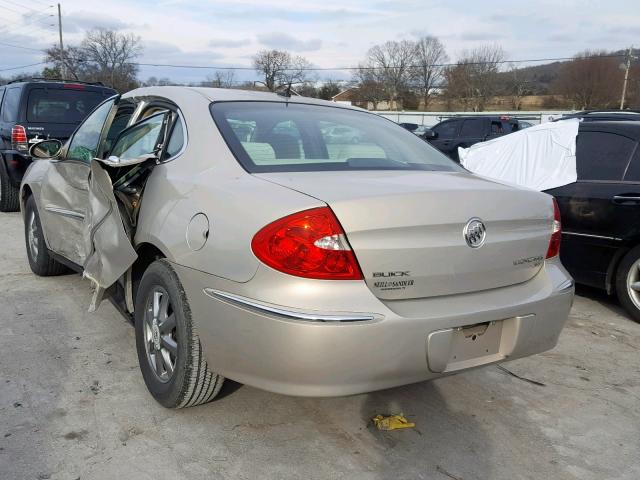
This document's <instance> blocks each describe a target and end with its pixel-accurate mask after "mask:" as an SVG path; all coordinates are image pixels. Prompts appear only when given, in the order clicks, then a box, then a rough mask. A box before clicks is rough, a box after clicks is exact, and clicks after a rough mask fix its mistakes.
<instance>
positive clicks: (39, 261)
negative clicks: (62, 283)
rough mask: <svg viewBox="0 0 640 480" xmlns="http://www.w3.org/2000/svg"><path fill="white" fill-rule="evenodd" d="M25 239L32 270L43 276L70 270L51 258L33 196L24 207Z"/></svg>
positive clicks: (60, 273)
mask: <svg viewBox="0 0 640 480" xmlns="http://www.w3.org/2000/svg"><path fill="white" fill-rule="evenodd" d="M24 241H25V247H26V249H27V258H28V259H29V267H31V271H32V272H33V273H35V274H36V275H39V276H41V277H49V276H53V275H62V274H63V273H67V272H68V271H69V270H68V269H67V267H65V266H64V265H62V264H61V263H58V262H57V261H56V260H54V259H53V258H51V255H50V254H49V249H48V248H47V244H46V243H45V241H44V233H42V223H41V222H40V215H38V208H37V207H36V202H35V200H34V199H33V196H30V197H29V198H28V199H27V202H26V204H25V209H24Z"/></svg>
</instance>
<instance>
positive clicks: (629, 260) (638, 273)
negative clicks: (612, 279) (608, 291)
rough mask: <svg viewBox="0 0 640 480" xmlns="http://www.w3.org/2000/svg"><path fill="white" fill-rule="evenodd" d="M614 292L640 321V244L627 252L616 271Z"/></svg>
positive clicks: (628, 310)
mask: <svg viewBox="0 0 640 480" xmlns="http://www.w3.org/2000/svg"><path fill="white" fill-rule="evenodd" d="M616 292H617V294H618V299H619V300H620V303H621V304H622V306H623V307H624V308H625V309H626V310H627V312H629V314H630V315H631V317H633V319H634V320H635V321H636V322H640V246H638V247H635V248H634V249H632V250H631V251H630V252H629V253H627V254H626V255H625V256H624V258H623V259H622V261H621V262H620V265H619V266H618V271H617V272H616Z"/></svg>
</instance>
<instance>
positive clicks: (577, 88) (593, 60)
mask: <svg viewBox="0 0 640 480" xmlns="http://www.w3.org/2000/svg"><path fill="white" fill-rule="evenodd" d="M607 55H609V54H608V52H605V51H596V52H593V51H585V52H583V53H580V54H578V55H576V56H575V57H574V59H573V60H571V61H570V62H567V63H566V64H564V65H563V66H562V69H561V70H560V74H559V75H558V79H557V80H556V82H555V85H554V87H555V90H556V92H557V93H559V94H561V95H563V96H564V97H565V98H566V99H568V100H569V101H570V102H571V103H572V105H573V108H578V109H582V110H584V109H590V108H607V107H615V106H616V105H617V103H618V102H619V101H620V97H619V95H620V93H619V89H618V88H617V86H618V85H622V76H623V72H622V71H621V70H620V69H619V67H618V64H619V59H617V58H613V57H608V56H607ZM612 85H615V86H616V88H612Z"/></svg>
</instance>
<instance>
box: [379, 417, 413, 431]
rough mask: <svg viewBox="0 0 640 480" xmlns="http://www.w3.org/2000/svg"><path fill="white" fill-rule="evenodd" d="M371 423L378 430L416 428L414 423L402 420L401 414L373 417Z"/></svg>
mask: <svg viewBox="0 0 640 480" xmlns="http://www.w3.org/2000/svg"><path fill="white" fill-rule="evenodd" d="M373 423H375V425H376V427H377V428H378V430H398V429H400V428H413V427H415V426H416V424H415V423H413V422H410V421H409V420H407V419H406V418H404V417H403V416H402V414H399V415H389V416H388V417H384V416H382V415H376V416H375V417H373Z"/></svg>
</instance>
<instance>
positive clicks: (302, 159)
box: [211, 102, 462, 173]
mask: <svg viewBox="0 0 640 480" xmlns="http://www.w3.org/2000/svg"><path fill="white" fill-rule="evenodd" d="M211 111H212V114H213V118H214V120H215V122H216V125H217V126H218V128H219V129H220V132H221V133H222V135H223V137H224V139H225V140H226V142H227V144H228V145H229V148H230V149H231V151H232V152H233V154H234V155H235V157H236V158H237V159H238V161H239V162H240V163H241V164H242V166H243V167H244V168H245V169H246V170H247V171H248V172H251V173H261V172H300V171H325V170H436V171H450V172H457V171H462V168H461V167H460V166H458V165H457V164H456V163H454V162H453V161H452V160H450V159H449V158H447V157H446V156H444V155H443V154H441V153H440V152H439V151H437V150H436V149H434V148H433V147H431V146H429V144H428V143H427V142H425V141H424V140H422V139H420V138H419V137H417V136H415V135H414V134H412V133H410V132H409V131H407V130H406V129H404V128H402V127H401V126H399V125H397V124H395V123H393V122H391V121H389V120H386V119H384V118H382V117H379V116H377V115H375V114H371V113H366V112H359V111H357V110H350V109H345V108H336V107H329V106H320V105H308V104H296V103H285V102H219V103H214V104H212V106H211Z"/></svg>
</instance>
